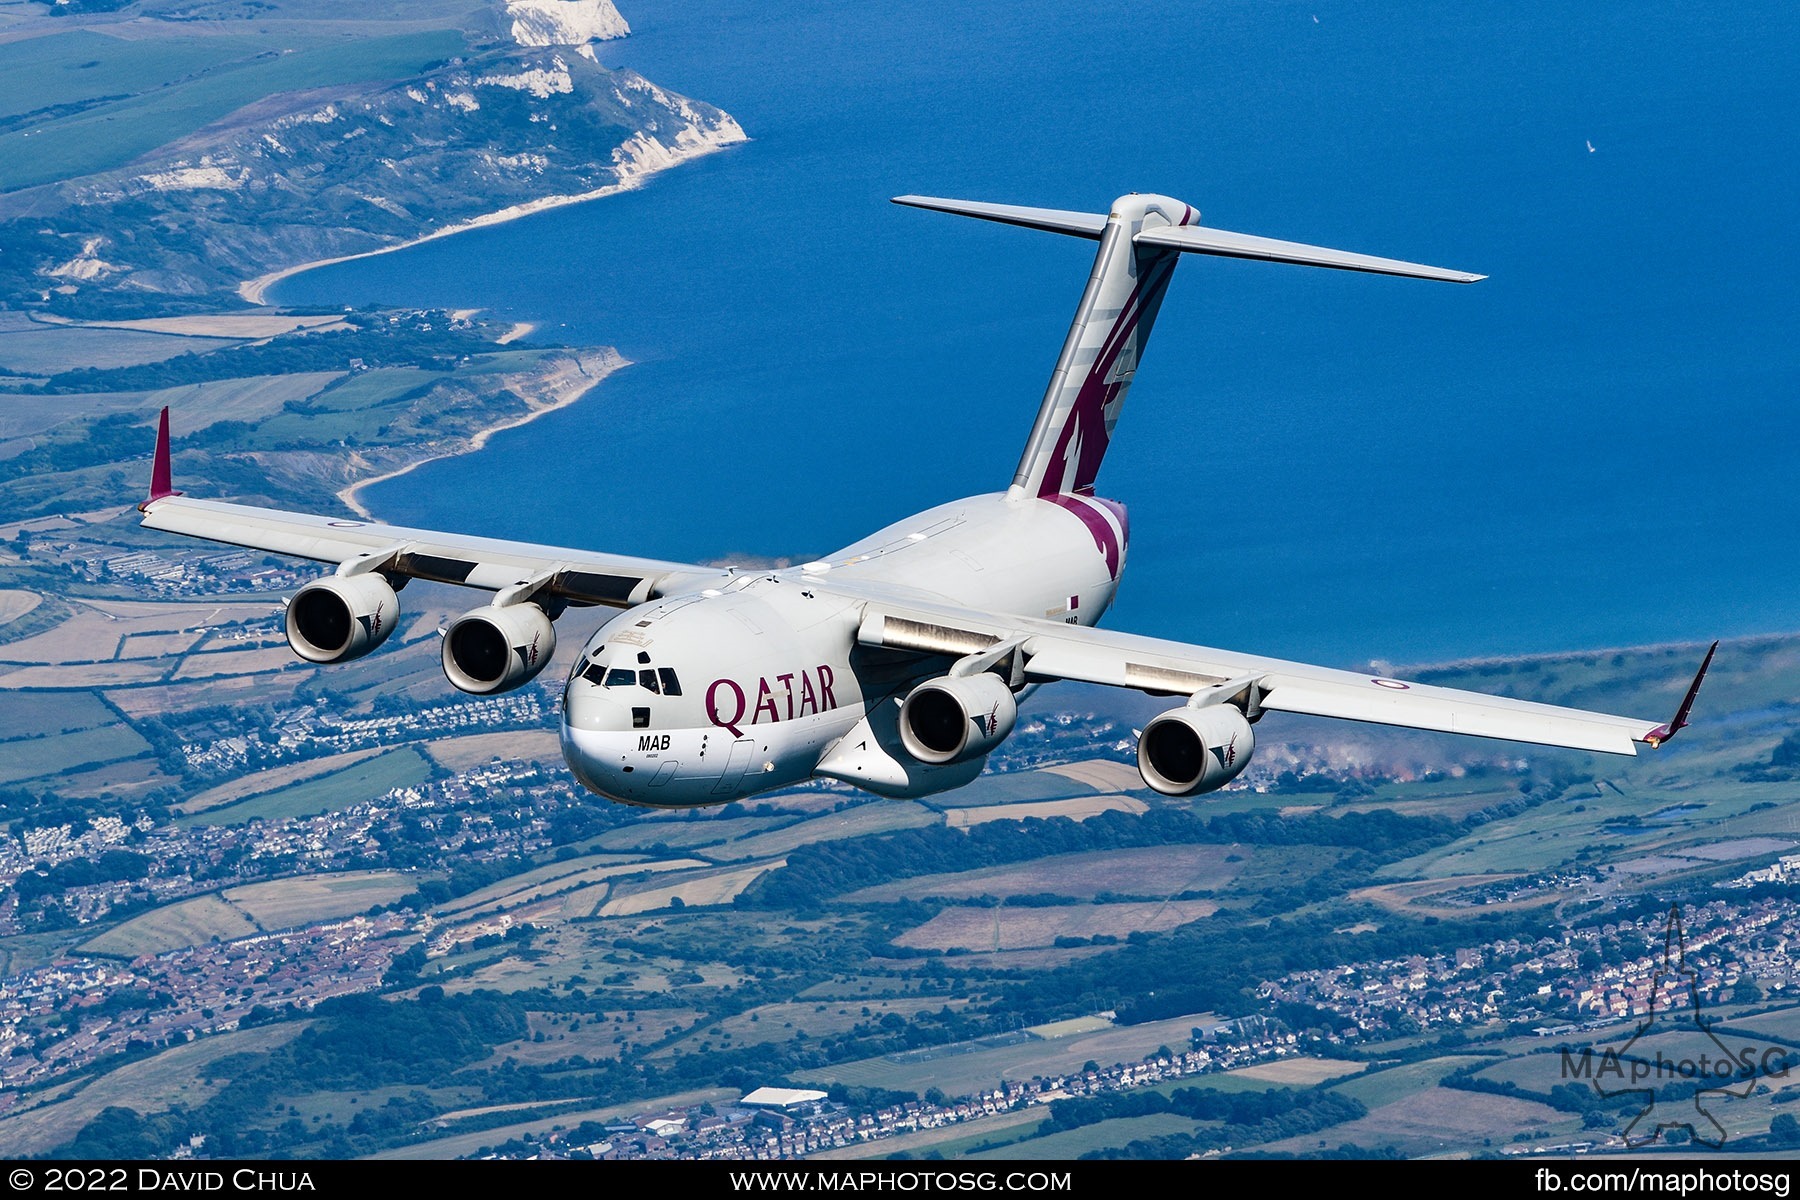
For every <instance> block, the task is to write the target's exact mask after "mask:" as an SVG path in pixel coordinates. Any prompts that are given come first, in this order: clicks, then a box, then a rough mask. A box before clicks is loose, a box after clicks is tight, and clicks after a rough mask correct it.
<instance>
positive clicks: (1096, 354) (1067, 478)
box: [1012, 195, 1199, 496]
mask: <svg viewBox="0 0 1800 1200" xmlns="http://www.w3.org/2000/svg"><path fill="white" fill-rule="evenodd" d="M1198 218H1199V214H1198V213H1196V212H1195V211H1194V210H1193V209H1192V208H1190V207H1189V206H1188V205H1186V204H1183V203H1182V202H1181V201H1179V200H1171V199H1170V198H1169V197H1167V196H1139V195H1131V196H1121V197H1120V198H1119V199H1118V200H1117V201H1115V202H1114V204H1113V207H1112V212H1111V213H1110V214H1109V215H1108V216H1107V218H1106V225H1105V228H1104V229H1103V230H1102V231H1101V233H1100V249H1099V252H1098V253H1096V254H1095V255H1094V269H1093V272H1092V273H1091V274H1090V275H1089V276H1088V283H1087V290H1086V291H1085V292H1083V293H1082V296H1081V305H1080V307H1079V308H1077V309H1076V310H1075V320H1074V321H1073V323H1072V324H1070V326H1069V336H1068V337H1067V338H1066V339H1065V340H1064V341H1063V348H1062V354H1061V356H1059V357H1058V358H1057V360H1056V370H1055V371H1054V372H1053V373H1052V374H1051V376H1050V386H1049V388H1048V389H1047V390H1046V391H1045V393H1044V402H1043V404H1042V406H1041V407H1040V408H1039V409H1038V416H1037V423H1036V424H1035V425H1034V426H1033V427H1032V430H1031V439H1030V440H1029V441H1028V442H1026V444H1025V453H1024V455H1023V457H1021V458H1020V459H1019V469H1018V471H1017V472H1016V473H1015V474H1014V475H1013V481H1012V486H1013V490H1014V493H1015V494H1022V495H1026V496H1055V495H1062V494H1071V495H1083V496H1085V495H1092V494H1093V491H1094V478H1095V476H1096V475H1098V474H1099V472H1100V460H1101V458H1102V457H1103V456H1104V455H1105V454H1106V447H1107V444H1108V443H1109V442H1110V441H1111V440H1112V431H1113V427H1114V426H1115V425H1116V424H1117V423H1118V420H1119V410H1120V409H1121V408H1122V407H1123V406H1124V403H1125V392H1126V390H1127V389H1128V388H1130V386H1131V377H1132V376H1133V375H1134V374H1135V373H1136V372H1137V367H1138V358H1139V356H1140V355H1142V353H1143V350H1144V343H1145V342H1146V341H1148V340H1149V337H1150V326H1151V325H1152V324H1153V323H1154V322H1155V320H1156V313H1157V310H1158V309H1159V308H1160V307H1161V306H1162V299H1163V294H1164V293H1165V292H1166V291H1167V290H1168V287H1169V279H1170V277H1171V276H1173V275H1174V273H1175V263H1176V260H1177V259H1179V258H1180V257H1181V254H1180V252H1179V251H1178V250H1174V249H1170V248H1165V247H1159V246H1148V245H1142V244H1139V243H1138V242H1136V240H1135V239H1136V238H1137V235H1138V233H1139V232H1140V231H1141V230H1144V229H1153V228H1162V227H1167V226H1175V227H1180V226H1184V225H1187V224H1190V223H1191V222H1193V221H1196V220H1198Z"/></svg>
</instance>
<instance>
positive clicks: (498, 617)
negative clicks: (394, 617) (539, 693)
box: [443, 602, 556, 696]
mask: <svg viewBox="0 0 1800 1200" xmlns="http://www.w3.org/2000/svg"><path fill="white" fill-rule="evenodd" d="M443 653H444V675H445V677H446V678H448V679H449V680H450V682H451V683H453V684H455V685H456V686H457V687H459V688H461V689H462V690H463V691H465V692H469V693H471V694H473V695H476V696H486V695H490V694H492V693H494V692H504V691H509V690H511V689H512V688H516V687H518V686H519V685H520V684H522V683H525V682H526V681H528V680H529V679H531V677H532V676H534V675H536V674H537V673H538V672H539V671H542V670H543V669H544V667H545V666H546V665H548V663H549V662H550V656H551V655H552V654H555V653H556V627H555V626H554V625H552V624H551V623H550V618H549V616H548V615H546V614H545V612H544V610H543V609H541V608H539V607H538V606H537V605H535V604H531V603H529V602H528V603H524V604H507V605H493V604H489V605H486V606H484V607H482V608H477V609H473V610H471V611H469V612H466V613H464V614H463V615H462V616H460V617H458V618H456V620H454V621H452V622H451V623H450V628H449V629H447V630H445V631H444V651H443Z"/></svg>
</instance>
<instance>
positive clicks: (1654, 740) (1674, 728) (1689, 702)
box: [1644, 642, 1719, 746]
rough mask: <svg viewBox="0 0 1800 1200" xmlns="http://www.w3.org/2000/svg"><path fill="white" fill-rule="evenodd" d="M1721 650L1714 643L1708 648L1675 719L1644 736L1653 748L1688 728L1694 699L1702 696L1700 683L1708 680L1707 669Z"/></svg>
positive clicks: (1717, 644) (1682, 699)
mask: <svg viewBox="0 0 1800 1200" xmlns="http://www.w3.org/2000/svg"><path fill="white" fill-rule="evenodd" d="M1718 648H1719V643H1717V642H1714V643H1713V644H1712V645H1711V646H1709V647H1708V648H1707V651H1706V657H1705V658H1704V659H1702V660H1701V661H1700V669H1699V670H1698V671H1695V672H1694V682H1692V683H1690V684H1688V690H1687V695H1685V696H1683V697H1682V698H1681V707H1680V708H1679V709H1677V710H1676V712H1675V719H1674V720H1672V721H1670V722H1669V723H1668V724H1667V725H1658V726H1657V727H1656V728H1655V729H1652V730H1651V731H1650V732H1649V733H1647V734H1645V735H1644V741H1645V742H1647V743H1649V744H1650V745H1651V746H1660V745H1662V744H1663V743H1664V742H1666V741H1668V740H1669V739H1670V738H1672V737H1674V736H1675V735H1676V734H1678V733H1680V732H1681V731H1682V730H1683V729H1686V728H1687V723H1688V713H1689V712H1691V711H1692V710H1693V707H1694V697H1696V696H1698V695H1699V694H1700V681H1701V680H1702V679H1705V678H1706V668H1708V667H1710V666H1712V660H1713V652H1714V651H1716V650H1717V649H1718Z"/></svg>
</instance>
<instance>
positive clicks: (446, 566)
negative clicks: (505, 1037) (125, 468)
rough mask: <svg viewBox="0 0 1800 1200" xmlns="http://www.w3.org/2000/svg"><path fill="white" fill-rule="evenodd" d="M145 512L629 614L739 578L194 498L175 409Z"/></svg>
mask: <svg viewBox="0 0 1800 1200" xmlns="http://www.w3.org/2000/svg"><path fill="white" fill-rule="evenodd" d="M138 510H139V511H140V512H142V513H143V514H144V516H143V522H142V524H143V525H144V527H145V528H147V529H157V530H162V531H164V532H168V533H180V534H186V535H187V536H189V537H196V538H204V539H206V540H208V541H214V542H224V543H227V544H230V545H234V546H247V547H250V548H252V549H256V550H267V551H269V552H270V553H272V554H285V555H291V556H293V557H295V558H310V559H313V560H315V561H318V562H329V563H336V564H339V565H340V566H346V565H350V564H354V565H355V568H356V569H357V570H358V571H364V570H379V571H382V572H384V573H386V574H388V575H393V576H403V577H405V578H409V579H427V580H432V581H434V582H437V583H454V584H461V585H463V586H465V587H472V588H480V589H484V590H487V591H494V592H497V591H500V590H502V589H506V588H513V587H520V586H521V585H527V588H528V590H529V591H530V592H531V594H534V595H544V596H556V597H560V598H562V599H563V600H566V601H568V602H570V603H572V604H604V605H610V606H613V607H617V608H624V607H629V606H630V605H633V604H640V603H642V602H643V601H645V600H649V599H652V598H654V597H657V596H661V595H665V594H668V593H670V592H673V591H686V590H689V589H691V588H698V587H704V586H706V585H707V584H708V583H710V582H713V581H716V580H720V579H724V578H728V577H729V572H728V571H726V570H725V569H723V568H720V567H704V566H696V565H693V564H689V563H673V562H660V561H657V560H655V559H647V558H630V557H627V556H625V555H618V554H601V553H595V552H594V551H591V550H567V549H563V548H561V547H557V546H538V545H533V544H531V543H528V542H510V541H503V540H500V539H498V538H479V537H465V536H461V535H458V534H448V533H437V532H434V531H432V530H427V529H407V528H403V527H401V526H397V525H379V524H375V523H374V522H370V521H357V520H351V519H347V518H339V517H327V516H317V515H314V514H310V513H294V512H284V511H281V510H279V509H273V508H254V507H251V506H249V505H243V504H224V503H220V502H218V501H213V500H194V499H190V498H188V497H186V496H183V495H182V494H181V493H180V492H177V491H175V490H174V489H173V487H172V486H171V484H170V472H169V412H168V410H167V409H164V410H163V413H162V421H161V424H160V426H159V428H158V431H157V439H156V458H155V463H154V466H153V468H152V471H151V484H150V496H149V498H148V499H146V500H145V501H144V502H143V503H142V504H140V505H138ZM371 560H372V561H371Z"/></svg>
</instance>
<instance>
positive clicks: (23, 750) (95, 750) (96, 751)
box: [0, 725, 150, 783]
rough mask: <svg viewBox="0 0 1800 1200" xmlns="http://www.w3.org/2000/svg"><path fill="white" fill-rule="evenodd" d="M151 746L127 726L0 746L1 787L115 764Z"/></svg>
mask: <svg viewBox="0 0 1800 1200" xmlns="http://www.w3.org/2000/svg"><path fill="white" fill-rule="evenodd" d="M149 750H150V743H148V742H146V741H145V740H144V739H143V738H141V737H139V736H138V734H137V731H136V730H134V729H132V728H131V727H130V726H129V725H107V726H102V727H100V728H96V729H82V730H78V731H76V732H74V733H65V734H62V735H61V736H58V737H44V738H26V739H24V740H20V741H8V742H4V743H0V783H16V782H17V781H19V780H21V779H37V778H41V777H43V776H48V775H60V774H62V773H63V772H64V771H67V770H69V769H70V768H72V767H79V766H84V765H86V764H89V763H107V762H117V761H118V760H120V759H122V758H135V757H137V756H138V755H140V754H145V753H148V752H149Z"/></svg>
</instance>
